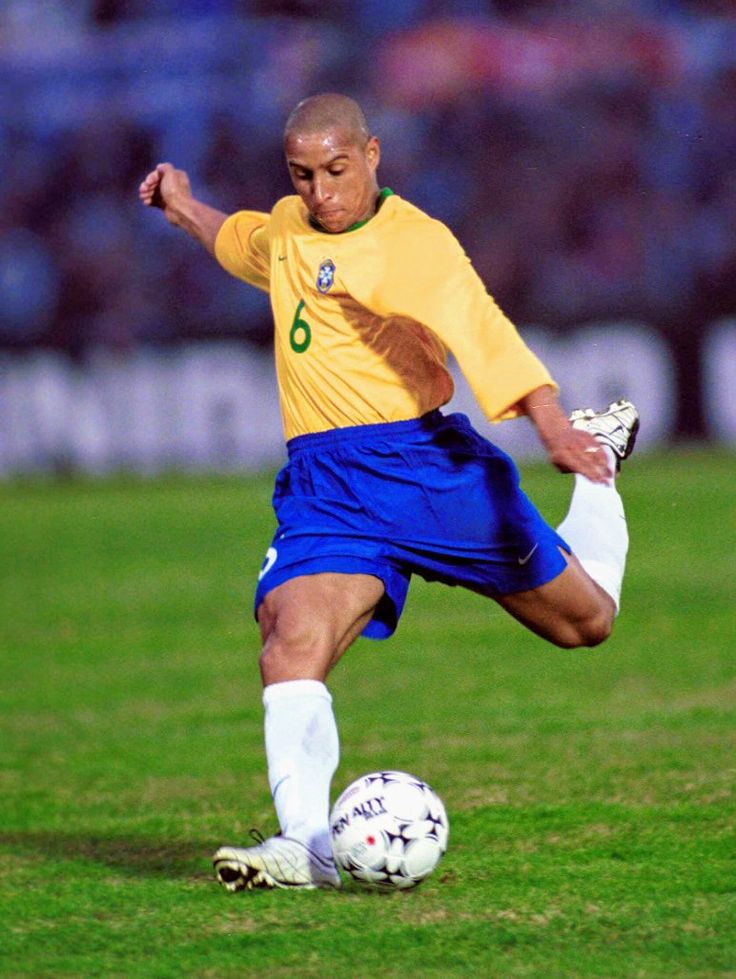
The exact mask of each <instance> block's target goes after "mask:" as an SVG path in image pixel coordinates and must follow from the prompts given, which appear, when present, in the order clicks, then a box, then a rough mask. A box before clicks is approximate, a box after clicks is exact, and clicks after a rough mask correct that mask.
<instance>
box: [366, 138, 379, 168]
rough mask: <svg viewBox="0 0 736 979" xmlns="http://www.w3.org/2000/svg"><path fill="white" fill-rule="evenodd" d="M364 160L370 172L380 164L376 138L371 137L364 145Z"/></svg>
mask: <svg viewBox="0 0 736 979" xmlns="http://www.w3.org/2000/svg"><path fill="white" fill-rule="evenodd" d="M365 158H366V160H367V161H368V166H369V167H370V168H371V170H375V169H376V168H377V166H378V164H379V163H380V162H381V144H380V142H379V141H378V136H371V138H370V139H369V140H368V142H367V143H366V144H365Z"/></svg>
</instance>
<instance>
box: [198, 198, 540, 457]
mask: <svg viewBox="0 0 736 979" xmlns="http://www.w3.org/2000/svg"><path fill="white" fill-rule="evenodd" d="M215 255H216V257H217V260H218V261H219V262H220V264H221V265H222V266H223V267H224V268H225V269H226V270H227V271H228V272H230V273H231V274H232V275H234V276H237V277H238V278H240V279H243V280H244V281H245V282H248V283H250V284H251V285H253V286H256V287H257V288H259V289H263V290H264V291H265V292H268V293H269V295H270V297H271V307H272V310H273V317H274V323H275V355H276V372H277V377H278V384H279V394H280V401H281V415H282V419H283V425H284V432H285V435H286V438H287V439H290V438H293V437H294V436H296V435H304V434H307V433H311V432H321V431H326V430H328V429H331V428H343V427H345V426H348V425H370V424H375V423H379V422H392V421H405V420H407V419H410V418H417V417H419V416H420V415H423V414H425V413H426V412H428V411H431V410H432V409H434V408H438V407H440V406H441V405H443V404H446V403H447V402H448V401H449V400H450V398H451V397H452V394H453V382H452V377H451V375H450V373H449V371H448V369H447V363H446V362H447V351H448V350H449V351H451V352H452V354H453V355H454V356H455V358H456V360H457V362H458V364H459V366H460V369H461V370H462V372H463V373H464V375H465V376H466V378H467V379H468V382H469V384H470V386H471V389H472V391H473V393H474V395H475V397H476V398H477V400H478V403H479V404H480V406H481V408H482V409H483V411H484V413H485V414H486V415H487V417H488V418H489V419H490V420H491V421H500V420H501V419H504V418H511V417H514V416H516V415H518V414H519V413H520V412H519V409H518V406H517V402H518V401H519V399H520V398H523V397H524V395H526V394H529V392H531V391H533V390H534V389H535V388H538V387H540V386H541V385H543V384H553V383H554V382H553V381H552V379H551V377H550V376H549V374H548V372H547V370H546V368H545V367H544V366H543V365H542V364H541V362H540V361H539V360H538V358H537V357H536V356H535V355H534V354H533V353H532V352H531V351H530V350H529V348H528V347H527V346H526V345H525V344H524V342H523V340H522V339H521V337H520V336H519V334H518V333H517V331H516V329H515V328H514V326H513V325H512V324H511V322H510V321H509V320H508V319H507V318H506V316H504V314H503V313H502V312H501V310H500V309H499V308H498V306H497V305H496V304H495V302H494V301H493V299H492V298H491V296H489V295H488V293H487V291H486V289H485V287H484V286H483V283H482V282H481V280H480V278H479V277H478V275H477V273H476V272H475V270H474V269H473V267H472V265H471V264H470V260H469V259H468V257H467V255H466V254H465V253H464V251H463V250H462V248H461V247H460V244H459V243H458V241H457V239H456V238H455V237H454V235H453V234H452V233H451V232H450V230H449V229H448V228H447V227H446V226H445V225H444V224H442V223H441V222H440V221H436V220H434V219H432V218H430V217H429V216H428V215H426V214H424V212H422V211H420V210H419V209H418V208H416V207H414V206H413V205H412V204H410V203H409V202H408V201H405V200H402V198H400V197H399V196H397V195H396V194H393V193H391V191H388V190H384V191H382V193H381V201H380V206H379V209H378V211H377V212H376V214H375V215H374V216H373V217H372V218H370V219H369V220H368V221H365V222H362V223H361V224H359V225H356V226H354V228H353V229H349V230H348V231H344V232H342V233H341V234H330V233H328V232H325V231H321V230H318V229H317V228H315V227H314V226H313V224H312V223H311V222H310V218H309V213H308V211H307V208H306V207H305V205H304V203H303V202H302V200H301V198H300V197H298V196H296V195H295V196H290V197H284V198H282V199H281V200H280V201H278V202H277V203H276V205H275V207H274V208H273V210H272V211H271V213H270V215H269V214H265V213H262V212H259V211H239V212H237V213H236V214H232V215H231V216H230V217H229V218H227V220H226V221H225V223H224V224H223V225H222V228H221V229H220V231H219V234H218V236H217V240H216V242H215Z"/></svg>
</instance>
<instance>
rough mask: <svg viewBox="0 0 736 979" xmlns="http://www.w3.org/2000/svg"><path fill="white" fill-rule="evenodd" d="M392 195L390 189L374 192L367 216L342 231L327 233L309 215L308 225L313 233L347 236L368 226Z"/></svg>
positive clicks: (384, 188)
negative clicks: (313, 230)
mask: <svg viewBox="0 0 736 979" xmlns="http://www.w3.org/2000/svg"><path fill="white" fill-rule="evenodd" d="M392 194H393V191H392V190H391V188H390V187H383V188H382V189H381V190H376V193H375V195H374V196H373V201H372V204H371V207H370V208H369V210H368V213H367V215H366V216H365V217H364V218H361V219H360V220H358V221H355V222H354V223H353V224H351V225H350V226H349V227H347V228H345V229H344V230H343V231H328V230H327V229H326V228H323V227H322V225H321V224H320V223H319V221H317V219H316V218H315V217H313V216H312V215H311V214H310V215H309V223H310V224H311V226H312V227H313V228H314V229H315V231H321V232H323V233H324V234H328V235H329V234H332V235H345V234H348V232H350V231H357V230H358V228H362V227H363V226H364V225H366V224H368V222H369V221H370V220H371V218H373V217H375V216H376V214H377V213H378V211H379V210H380V209H381V205H382V204H383V202H384V201H385V200H386V198H387V197H391V195H392Z"/></svg>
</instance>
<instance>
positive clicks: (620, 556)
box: [557, 448, 629, 612]
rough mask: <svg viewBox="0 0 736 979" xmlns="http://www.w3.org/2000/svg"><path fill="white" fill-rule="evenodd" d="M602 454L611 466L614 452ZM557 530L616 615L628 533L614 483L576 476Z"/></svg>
mask: <svg viewBox="0 0 736 979" xmlns="http://www.w3.org/2000/svg"><path fill="white" fill-rule="evenodd" d="M605 452H606V456H607V458H608V462H609V464H610V465H611V467H614V466H615V458H614V455H613V452H611V450H610V449H608V448H606V449H605ZM557 530H558V532H559V534H560V535H561V536H562V537H564V539H565V540H566V541H567V543H568V544H569V545H570V547H571V548H572V550H573V553H574V554H575V556H576V557H577V559H578V560H579V561H580V563H581V564H582V566H583V568H585V570H586V571H587V572H588V574H589V575H590V577H591V578H592V579H593V581H595V582H596V584H598V585H600V587H601V588H602V589H603V591H605V592H606V593H607V594H608V595H610V596H611V598H612V599H613V600H614V602H615V603H616V611H617V612H618V608H619V602H620V598H621V583H622V581H623V577H624V566H625V564H626V552H627V550H628V549H629V532H628V528H627V526H626V517H625V515H624V505H623V503H622V501H621V497H620V496H619V495H618V490H617V489H616V482H615V480H613V479H611V480H609V482H607V483H591V481H590V480H589V479H586V478H585V476H575V489H574V490H573V494H572V500H571V501H570V509H569V511H568V514H567V516H566V517H565V519H564V520H563V521H562V523H561V524H560V526H559V527H558V528H557Z"/></svg>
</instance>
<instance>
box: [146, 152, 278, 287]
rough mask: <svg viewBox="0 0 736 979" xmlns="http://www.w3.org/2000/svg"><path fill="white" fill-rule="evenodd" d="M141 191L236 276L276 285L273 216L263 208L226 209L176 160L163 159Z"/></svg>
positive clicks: (252, 282) (258, 284)
mask: <svg viewBox="0 0 736 979" xmlns="http://www.w3.org/2000/svg"><path fill="white" fill-rule="evenodd" d="M138 196H139V197H140V199H141V201H142V203H143V204H145V205H146V206H147V207H158V208H160V209H161V210H162V211H163V212H164V215H165V217H166V220H167V221H169V222H170V223H171V224H173V225H175V226H176V227H177V228H183V229H184V231H186V232H187V233H188V234H189V235H191V236H192V238H194V239H195V240H196V241H198V242H200V244H202V245H204V247H205V248H206V249H207V251H208V252H209V253H210V255H213V256H214V257H215V258H216V259H217V261H218V262H219V263H220V265H222V267H223V268H224V269H226V270H227V271H228V272H229V273H230V274H231V275H234V276H236V278H238V279H242V280H243V281H244V282H247V283H249V285H252V286H255V287H256V288H257V289H262V290H263V291H264V292H268V291H269V288H270V278H271V275H270V264H271V260H270V244H269V236H268V230H269V215H268V214H264V213H263V212H261V211H237V212H236V213H235V214H230V215H229V216H228V215H227V214H224V213H223V212H222V211H218V210H217V208H214V207H210V206H209V205H208V204H203V203H202V201H198V200H197V199H196V198H195V197H194V196H193V194H192V190H191V187H190V185H189V177H188V176H187V175H186V173H185V172H184V171H183V170H177V169H176V168H175V167H173V166H172V165H171V164H170V163H159V164H158V166H157V167H156V169H155V170H152V171H151V172H150V173H149V174H148V176H147V177H146V178H145V180H143V182H142V183H141V185H140V187H139V188H138Z"/></svg>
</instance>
